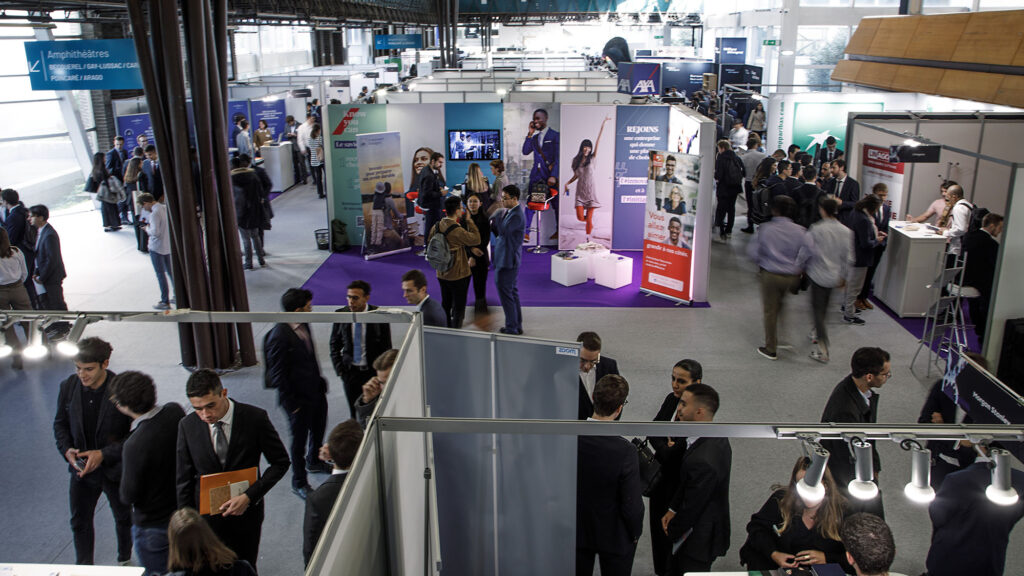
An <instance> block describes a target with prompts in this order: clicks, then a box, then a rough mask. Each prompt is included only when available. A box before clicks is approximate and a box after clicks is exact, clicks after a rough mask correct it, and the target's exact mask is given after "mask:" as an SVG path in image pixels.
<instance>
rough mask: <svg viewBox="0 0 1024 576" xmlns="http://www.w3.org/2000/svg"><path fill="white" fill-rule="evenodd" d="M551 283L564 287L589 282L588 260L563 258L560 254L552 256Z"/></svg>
mask: <svg viewBox="0 0 1024 576" xmlns="http://www.w3.org/2000/svg"><path fill="white" fill-rule="evenodd" d="M551 281H552V282H558V283H559V284H561V285H562V286H575V285H577V284H583V283H584V282H586V281H587V260H586V258H580V257H578V256H577V257H575V258H571V259H569V258H562V257H561V256H559V255H558V254H554V255H552V256H551Z"/></svg>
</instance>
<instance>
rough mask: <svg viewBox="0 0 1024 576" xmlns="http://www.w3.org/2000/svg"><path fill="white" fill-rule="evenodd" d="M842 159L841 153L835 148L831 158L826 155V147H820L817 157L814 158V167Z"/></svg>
mask: <svg viewBox="0 0 1024 576" xmlns="http://www.w3.org/2000/svg"><path fill="white" fill-rule="evenodd" d="M842 157H843V151H842V150H840V149H839V147H838V146H837V147H836V150H835V152H833V153H832V155H831V158H830V157H829V153H828V146H822V147H821V148H819V149H818V156H817V158H815V161H814V165H815V166H821V163H822V162H831V161H833V160H837V159H839V158H842Z"/></svg>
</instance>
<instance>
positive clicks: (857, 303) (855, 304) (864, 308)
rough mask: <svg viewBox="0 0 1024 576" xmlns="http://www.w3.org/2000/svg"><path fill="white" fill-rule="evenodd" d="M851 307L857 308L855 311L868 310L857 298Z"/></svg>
mask: <svg viewBox="0 0 1024 576" xmlns="http://www.w3.org/2000/svg"><path fill="white" fill-rule="evenodd" d="M853 305H854V306H856V307H857V310H867V309H868V307H867V305H866V304H865V303H864V301H863V300H861V299H859V298H858V299H857V300H856V301H855V302H854V303H853Z"/></svg>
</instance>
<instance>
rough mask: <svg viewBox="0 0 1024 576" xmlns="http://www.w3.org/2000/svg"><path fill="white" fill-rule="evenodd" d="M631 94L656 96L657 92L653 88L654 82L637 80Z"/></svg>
mask: <svg viewBox="0 0 1024 576" xmlns="http://www.w3.org/2000/svg"><path fill="white" fill-rule="evenodd" d="M631 93H632V94H657V93H658V90H657V88H655V86H654V80H638V81H637V83H636V86H634V87H633V90H632V91H631Z"/></svg>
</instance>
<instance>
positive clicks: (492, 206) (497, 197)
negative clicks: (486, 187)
mask: <svg viewBox="0 0 1024 576" xmlns="http://www.w3.org/2000/svg"><path fill="white" fill-rule="evenodd" d="M491 174H493V175H494V182H493V183H492V184H491V197H490V199H489V201H488V208H487V215H488V216H492V215H494V213H495V212H497V211H498V208H501V191H502V190H504V189H505V186H508V184H509V181H508V174H506V173H505V163H504V162H503V161H501V160H497V159H496V160H491Z"/></svg>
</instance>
